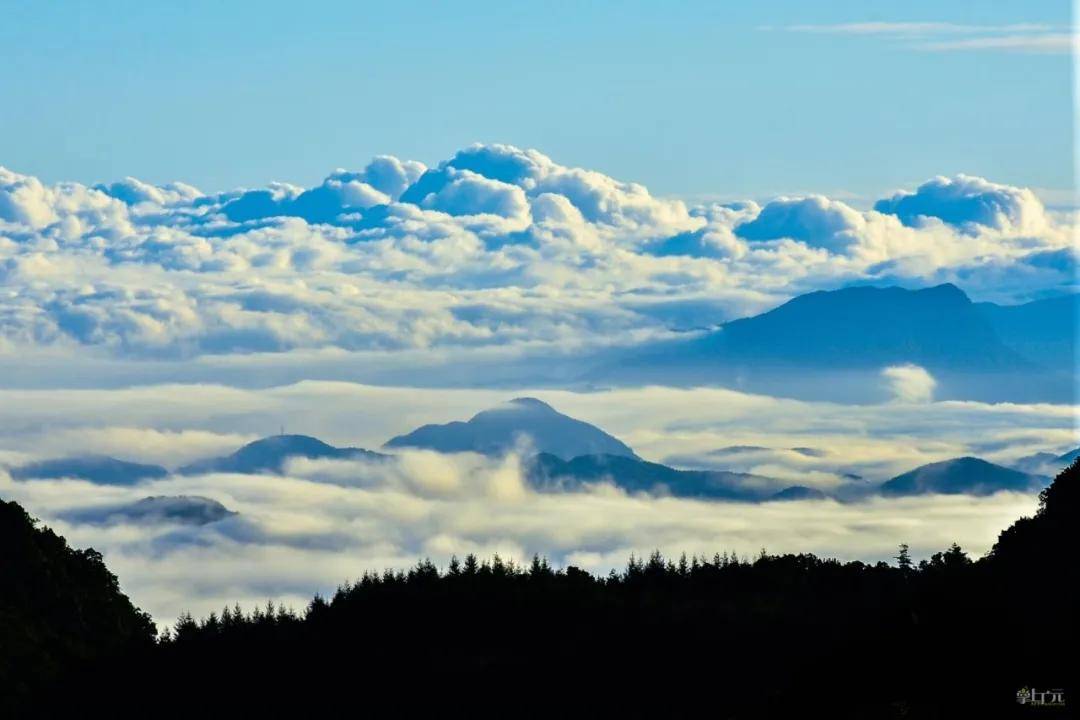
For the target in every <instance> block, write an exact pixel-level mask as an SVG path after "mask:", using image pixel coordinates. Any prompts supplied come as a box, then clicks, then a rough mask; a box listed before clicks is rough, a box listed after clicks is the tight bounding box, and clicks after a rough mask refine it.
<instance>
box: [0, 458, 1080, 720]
mask: <svg viewBox="0 0 1080 720" xmlns="http://www.w3.org/2000/svg"><path fill="white" fill-rule="evenodd" d="M1078 475H1080V464H1074V465H1072V466H1071V467H1070V468H1068V469H1067V470H1066V471H1064V472H1063V473H1062V474H1061V475H1059V476H1058V477H1057V478H1056V479H1055V481H1054V482H1053V483H1052V484H1051V485H1050V487H1048V488H1047V489H1046V490H1044V491H1043V492H1042V493H1041V495H1040V508H1039V511H1038V513H1037V514H1036V515H1035V516H1034V517H1031V518H1025V519H1021V520H1019V521H1017V522H1016V523H1014V524H1013V525H1012V527H1010V528H1009V529H1007V530H1005V531H1004V532H1002V533H1001V535H1000V537H999V539H998V542H997V543H996V544H995V546H994V548H993V550H992V551H991V552H990V553H989V554H988V555H987V556H986V557H984V558H981V559H979V560H977V561H973V560H972V559H970V558H969V557H968V556H967V555H966V554H965V553H964V551H963V550H962V549H960V548H959V547H957V546H953V547H952V548H950V549H948V550H946V551H943V552H940V553H937V554H935V555H934V556H933V557H931V558H928V559H926V560H923V561H920V562H918V563H913V562H912V561H911V560H910V559H909V558H908V556H907V552H906V550H905V549H903V548H902V549H901V551H900V552H899V554H898V556H897V558H896V562H895V563H892V564H886V563H876V564H865V563H861V562H849V563H843V562H840V561H837V560H828V559H822V558H818V557H815V556H813V555H808V554H801V555H782V556H776V555H768V554H766V553H765V552H764V551H763V552H762V554H761V555H760V556H759V557H757V558H754V559H749V558H735V557H733V556H730V555H727V554H724V555H717V556H714V557H710V558H690V559H686V558H681V559H679V560H676V561H673V560H665V559H664V558H662V557H660V556H659V555H654V556H652V557H650V558H648V559H631V561H630V563H629V564H628V565H627V567H626V568H625V570H624V571H622V572H621V573H615V572H613V573H611V574H610V575H608V576H606V577H596V576H594V575H591V574H589V573H586V572H583V571H582V570H579V569H577V568H575V567H568V568H566V569H562V570H554V569H552V568H550V567H549V566H548V565H547V563H546V562H544V561H543V560H541V559H536V560H534V561H533V563H532V564H531V565H530V566H525V567H519V566H514V565H511V564H508V563H506V562H503V561H501V560H499V559H498V558H497V557H496V558H494V559H492V560H491V561H488V562H478V561H477V559H476V558H475V557H472V556H469V557H467V558H466V559H465V560H464V561H463V562H457V561H454V562H453V563H451V565H450V567H449V569H448V570H446V571H440V570H439V569H437V568H436V567H435V566H434V565H432V564H431V563H429V562H422V563H420V564H419V565H417V566H416V567H414V568H412V569H411V570H409V571H407V572H405V571H399V572H392V571H388V572H385V573H383V574H368V575H365V576H363V577H362V578H361V579H360V580H359V581H357V582H355V583H352V584H349V585H345V586H342V587H341V588H339V590H338V591H337V593H335V594H334V596H333V597H331V598H329V599H323V598H318V597H316V598H315V599H313V600H312V602H311V603H310V605H309V606H308V607H307V608H306V609H305V610H304V611H303V612H302V613H300V614H295V613H293V612H291V611H288V610H283V609H279V608H274V607H272V606H271V607H268V608H266V609H265V610H263V609H259V610H256V611H254V612H252V613H246V614H245V613H242V612H240V611H238V610H234V609H228V610H226V611H224V612H223V613H222V614H220V615H216V614H215V615H211V616H210V617H207V618H204V619H202V620H193V619H191V618H184V619H182V620H181V621H180V622H179V623H178V624H177V626H176V628H175V632H173V633H170V634H168V635H166V637H165V639H164V641H162V642H161V643H159V644H157V645H154V646H152V647H148V648H146V649H144V650H142V651H137V652H132V653H131V654H130V655H128V657H127V659H126V660H125V661H123V662H119V661H118V662H112V663H107V664H101V665H100V666H99V668H98V672H97V673H85V672H84V673H81V674H78V675H76V676H74V677H69V679H68V680H67V682H66V683H64V684H63V686H62V689H63V692H55V693H51V694H49V695H47V696H45V697H43V698H42V699H41V703H43V704H42V705H41V706H40V707H44V708H48V710H49V711H50V712H53V713H55V714H59V715H67V716H71V715H72V714H74V712H75V709H76V708H77V710H78V711H79V712H80V713H81V714H82V715H85V714H87V713H88V712H91V711H101V710H102V709H104V710H107V711H108V712H109V713H110V715H112V716H140V717H145V716H146V713H147V712H148V709H150V708H153V709H154V710H155V712H157V713H159V714H165V715H170V716H207V715H214V716H224V715H229V714H238V715H240V716H244V717H252V716H258V715H260V714H266V715H268V716H280V715H281V714H289V713H290V712H291V713H292V714H296V715H297V716H312V715H316V714H321V713H322V712H325V711H328V710H333V711H336V712H338V713H341V712H346V713H348V714H349V715H359V716H377V717H388V716H393V717H400V716H414V715H418V714H421V713H427V714H465V715H466V716H477V715H484V716H487V715H499V716H500V717H519V716H530V717H536V716H545V717H547V716H552V715H558V716H559V717H579V716H596V715H603V716H611V715H613V714H623V715H630V716H634V717H641V716H655V717H672V716H695V717H700V716H701V715H702V714H706V715H708V716H710V717H717V718H759V717H764V718H773V717H776V718H789V717H829V718H964V717H972V718H974V717H979V718H984V717H985V718H999V717H1042V718H1048V717H1054V718H1056V717H1070V716H1071V715H1070V714H1069V713H1070V712H1071V710H1072V707H1073V705H1072V703H1074V702H1075V700H1074V699H1073V698H1074V692H1075V685H1073V684H1072V683H1073V682H1074V678H1073V675H1072V672H1071V671H1072V670H1073V667H1072V664H1071V662H1072V659H1073V658H1072V644H1071V640H1070V638H1071V637H1073V636H1074V635H1075V630H1076V627H1075V608H1076V600H1077V598H1076V590H1075V587H1076V585H1077V581H1078V578H1077V570H1076V563H1075V562H1074V557H1073V553H1074V551H1075V547H1076V539H1077V537H1076V534H1077V530H1076V528H1077V527H1078V524H1077V522H1078V520H1080V518H1078V517H1077V497H1076V493H1077V483H1078V482H1080V481H1078ZM2 647H3V646H0V648H2ZM1025 690H1027V691H1028V694H1027V695H1024V694H1023V692H1024V691H1025ZM1032 690H1035V691H1037V693H1036V695H1035V696H1037V697H1040V698H1043V699H1045V698H1046V697H1056V696H1054V695H1043V694H1038V693H1041V692H1042V691H1050V690H1055V691H1061V694H1062V696H1063V697H1064V698H1065V700H1066V703H1067V704H1066V706H1065V707H1064V708H1055V707H1046V706H1040V707H1033V706H1032V704H1031V703H1030V702H1026V703H1024V704H1021V703H1019V702H1018V701H1017V698H1018V693H1020V695H1019V697H1020V698H1023V699H1030V698H1031V697H1034V696H1033V695H1032V694H1031V692H1030V691H1032Z"/></svg>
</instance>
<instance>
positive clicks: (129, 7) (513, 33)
mask: <svg viewBox="0 0 1080 720" xmlns="http://www.w3.org/2000/svg"><path fill="white" fill-rule="evenodd" d="M3 15H4V22H3V23H0V46H2V47H3V48H4V58H5V62H3V63H0V88H2V93H0V96H2V97H3V101H2V102H3V108H2V110H0V164H3V165H6V166H7V167H9V168H11V169H13V170H16V171H18V172H22V173H29V174H34V175H38V176H40V177H42V178H43V179H44V180H47V181H56V180H61V179H70V180H78V181H81V182H94V181H101V180H111V179H116V178H120V177H123V176H125V175H134V176H137V177H141V178H145V179H147V180H150V181H154V182H164V181H168V180H184V181H187V182H190V183H193V184H195V185H197V186H199V187H202V188H203V189H205V190H221V189H226V188H230V187H234V186H238V185H247V186H257V185H262V184H264V183H266V182H267V181H269V180H287V181H291V182H296V183H300V184H305V185H308V184H313V183H315V182H317V181H318V180H319V179H320V178H322V177H323V176H324V175H325V174H326V172H327V171H329V170H330V169H332V168H334V167H339V166H342V167H349V168H353V167H362V166H363V165H364V164H365V163H366V161H367V160H368V159H369V158H370V157H371V156H373V155H375V154H379V153H390V154H394V155H397V156H399V157H408V158H415V159H418V160H422V161H424V162H426V163H428V164H432V163H434V162H437V161H439V160H441V159H445V158H447V157H449V156H450V155H451V154H452V153H453V151H454V150H456V149H458V148H460V147H462V146H464V145H466V144H468V143H470V142H474V141H483V142H506V143H512V144H515V145H518V146H523V147H535V148H538V149H540V150H542V151H543V152H545V153H547V154H548V155H550V156H552V157H553V158H555V159H556V160H558V161H560V162H562V163H564V164H567V165H576V166H582V167H588V168H595V169H597V170H600V171H602V172H605V173H607V174H609V175H612V176H614V177H618V178H622V179H627V180H636V181H639V182H642V183H645V184H646V185H648V186H649V187H650V189H651V190H652V191H653V192H654V193H658V194H667V195H683V196H702V195H716V196H739V197H760V196H766V195H771V194H774V193H778V192H807V191H818V192H825V193H830V194H832V195H834V196H842V193H844V192H850V193H854V194H856V195H863V196H867V197H875V196H878V195H880V193H882V192H883V191H886V190H890V189H893V188H896V187H899V186H910V185H911V184H913V183H916V182H919V181H922V180H924V179H925V178H927V177H929V176H932V175H935V174H939V173H940V174H954V173H957V172H965V173H970V174H975V175H980V176H984V177H988V178H991V179H993V180H995V181H997V182H1004V183H1010V184H1016V185H1024V186H1032V187H1037V188H1054V189H1059V190H1060V189H1064V188H1068V187H1070V186H1071V184H1072V163H1071V155H1072V146H1071V135H1072V107H1071V105H1072V100H1071V95H1070V92H1069V89H1070V87H1071V82H1070V73H1071V63H1070V57H1069V55H1068V54H1067V53H1066V52H1064V50H1062V49H1061V48H1058V49H1056V50H1054V49H1051V50H1050V51H1046V49H1045V48H1043V49H1041V50H1040V49H1039V48H1036V49H1035V50H1034V51H1033V50H1032V49H1031V48H1030V47H1029V45H1030V43H1027V42H1026V41H1024V38H1028V39H1029V40H1030V39H1031V38H1036V40H1037V38H1038V37H1045V36H1048V35H1053V34H1054V33H1056V32H1057V33H1061V32H1067V28H1068V26H1069V25H1070V23H1071V18H1070V7H1069V3H1067V2H1064V1H1062V0H1057V1H1054V2H1046V1H1043V2H1035V1H1033V2H1025V3H987V2H981V1H980V2H949V3H940V2H921V1H916V2H906V3H895V2H888V3H885V2H867V1H866V0H860V1H858V2H841V1H830V2H815V3H806V2H754V3H715V2H667V3H655V2H635V1H630V2H622V3H614V2H610V3H588V2H581V3H579V2H574V3H554V4H549V3H517V2H471V3H437V2H411V3H371V4H361V3H353V2H309V3H295V2H273V3H260V4H258V6H256V4H254V3H246V4H244V3H210V2H186V3H135V2H109V1H100V0H99V1H97V2H92V3H91V2H85V3H84V2H59V3H40V2H14V3H13V2H4V3H3ZM866 22H878V23H910V22H919V23H940V24H942V25H940V26H933V27H930V26H927V27H924V28H923V29H922V30H920V31H918V32H912V31H911V30H908V31H897V30H889V29H888V28H886V27H881V28H878V29H877V30H875V31H870V30H867V29H864V30H863V31H859V32H855V31H850V30H849V31H847V32H842V31H837V30H836V29H834V30H833V31H829V30H828V29H827V28H818V29H817V30H813V29H807V28H802V29H792V26H805V25H814V26H835V25H838V24H846V23H866ZM1021 24H1022V25H1025V26H1031V27H1019V28H1017V27H1015V26H1017V25H1021ZM972 26H975V27H972ZM980 28H983V29H982V30H980ZM986 37H990V38H1001V37H1006V38H1012V37H1019V38H1020V41H1019V43H1020V47H1012V48H1011V49H1008V48H1006V49H1002V48H1001V47H993V46H994V44H995V43H993V42H991V43H983V45H980V43H979V39H980V38H986ZM972 39H975V40H976V42H974V43H972V42H971V40H972ZM965 43H967V45H966V46H965ZM1004 44H1008V43H1004ZM971 45H975V46H977V48H972V47H971ZM985 45H990V46H991V47H985ZM928 46H932V48H933V49H928Z"/></svg>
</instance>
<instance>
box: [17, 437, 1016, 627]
mask: <svg viewBox="0 0 1080 720" xmlns="http://www.w3.org/2000/svg"><path fill="white" fill-rule="evenodd" d="M459 462H461V463H463V464H462V465H460V466H458V463H459ZM441 465H442V466H443V468H444V469H443V470H441V472H442V473H443V474H449V475H451V476H452V477H453V480H454V482H460V483H462V486H460V487H458V486H454V485H453V483H451V485H450V486H449V487H448V488H444V487H442V486H441V485H440V484H438V483H434V482H433V481H432V480H431V477H430V476H431V471H432V467H431V466H430V465H429V464H428V463H419V464H417V465H415V466H408V467H403V468H399V469H397V470H395V471H394V472H393V473H390V474H387V475H375V474H368V475H366V476H364V480H363V482H358V483H354V484H343V483H326V482H323V481H320V480H319V479H318V477H319V476H318V473H319V469H318V468H317V467H309V468H299V470H300V472H299V473H295V474H293V475H291V476H286V477H280V476H238V475H210V476H202V477H184V478H179V477H177V478H170V479H166V480H162V481H156V482H153V483H148V484H147V485H145V486H141V487H137V488H119V489H115V490H111V491H110V492H109V493H108V494H107V499H106V498H103V493H102V492H101V488H98V487H94V486H90V485H89V484H87V483H83V482H76V481H35V482H25V483H12V482H11V481H9V480H7V479H6V476H4V475H2V474H0V493H2V494H3V495H4V496H5V497H7V498H13V499H16V500H17V501H19V502H20V503H23V504H24V505H25V506H26V507H27V508H29V509H30V511H31V512H32V513H34V514H35V515H37V516H39V517H42V518H43V519H44V520H45V522H47V523H48V524H49V525H51V526H52V527H54V528H55V529H56V530H57V531H58V532H61V533H62V534H63V535H65V537H67V538H68V539H69V541H70V542H71V543H72V544H74V545H75V546H77V547H85V546H93V547H95V548H96V549H98V550H99V551H101V552H102V553H103V555H104V557H105V560H106V562H107V563H108V564H109V567H110V569H112V570H113V571H114V572H116V573H117V575H118V577H119V578H120V582H121V586H122V588H123V589H124V591H125V592H127V593H129V594H130V595H131V596H132V598H133V600H134V601H135V602H136V603H137V604H139V605H140V606H142V607H143V608H145V609H147V610H149V611H150V612H151V613H152V614H153V615H154V617H155V618H156V619H158V620H159V621H160V622H165V623H168V622H171V621H172V620H173V619H174V618H175V617H177V616H178V615H179V614H180V613H181V612H182V611H185V610H188V611H192V612H196V613H200V614H202V613H206V612H208V611H210V610H220V608H221V607H222V606H223V605H225V604H227V603H228V604H231V603H233V602H237V601H239V602H241V603H244V604H245V605H248V606H250V605H251V604H254V603H259V604H263V603H265V600H266V599H267V598H268V597H273V598H275V599H279V600H284V601H286V602H293V603H297V604H300V603H304V602H306V599H307V598H310V596H311V595H312V594H313V593H315V592H323V593H326V592H330V591H332V590H333V588H334V587H335V586H336V585H337V584H338V583H340V582H343V581H345V580H346V579H348V578H356V577H358V576H359V575H360V574H361V573H362V572H364V571H367V570H376V571H378V570H382V569H383V568H385V567H404V566H408V565H410V564H412V563H414V562H415V561H416V560H417V559H419V558H422V557H431V558H433V559H434V560H436V562H438V563H439V564H442V565H445V563H446V562H447V561H448V559H449V557H450V555H451V554H454V553H456V554H458V555H459V556H460V555H464V554H465V553H468V552H476V553H480V554H482V555H490V554H492V553H494V552H498V553H500V554H501V555H502V556H503V557H505V558H509V559H513V560H516V561H518V562H523V561H527V560H528V558H529V557H530V556H531V555H532V554H533V553H540V554H543V555H545V556H548V557H550V558H551V559H552V560H553V561H554V562H555V563H556V564H558V565H564V564H568V563H574V564H578V565H581V566H584V567H586V568H587V569H589V570H593V571H596V572H606V571H607V570H608V569H610V568H612V567H619V566H622V565H623V564H624V563H625V561H626V559H627V558H628V557H629V555H630V554H631V553H635V554H638V555H642V554H647V553H649V552H651V551H652V550H654V549H660V550H661V551H663V552H665V553H668V554H672V555H676V556H677V555H678V554H679V553H680V552H687V553H690V554H693V553H707V554H709V555H711V554H712V553H714V552H718V551H721V550H722V551H732V550H733V551H736V552H738V553H739V554H740V555H747V556H749V555H752V554H754V553H756V552H757V551H758V549H759V548H761V547H763V546H764V547H766V548H768V549H769V550H770V551H773V552H797V551H803V550H806V549H807V548H808V547H811V548H813V549H814V550H815V551H816V552H819V553H821V554H823V555H836V556H839V557H843V558H862V559H866V560H877V559H884V558H888V557H890V556H891V555H892V554H893V553H894V551H895V548H896V546H897V545H898V544H899V543H900V542H908V543H910V544H911V546H912V552H913V553H914V554H915V555H916V556H917V557H918V556H925V555H928V554H929V553H931V552H935V551H938V550H940V549H942V548H945V547H947V546H948V545H949V543H951V542H960V543H961V544H962V545H963V546H964V547H965V548H966V549H968V550H969V552H974V553H982V552H985V551H986V550H987V549H988V548H989V547H990V545H991V543H992V542H993V541H994V539H995V538H996V535H997V533H998V532H999V531H1000V529H1001V528H1003V527H1005V526H1006V525H1008V523H1009V522H1011V521H1012V520H1014V519H1015V518H1016V517H1018V516H1019V515H1021V514H1024V513H1030V512H1031V511H1032V509H1033V508H1034V506H1035V499H1034V498H1033V497H1029V496H1025V495H1014V494H1008V493H1002V494H998V495H994V496H991V497H988V498H978V499H972V498H967V497H963V498H958V497H929V498H911V499H900V500H887V501H883V500H871V501H868V502H864V503H854V504H846V505H842V504H838V503H835V502H831V501H815V502H810V503H803V502H793V503H770V504H765V505H758V506H746V505H729V504H726V503H710V502H700V501H693V500H685V499H676V498H650V497H646V496H633V495H627V494H625V493H623V492H620V491H618V490H615V489H614V488H612V487H611V486H600V487H596V488H594V489H592V490H589V491H587V492H578V493H552V494H539V493H534V492H531V491H528V490H526V489H525V488H524V486H523V485H522V483H521V478H520V475H519V474H517V473H516V472H515V470H514V468H513V467H512V466H506V465H499V464H495V463H489V464H487V465H482V466H479V467H478V466H477V465H476V464H475V461H473V460H471V459H468V458H464V459H458V458H443V459H442V462H441ZM447 466H449V467H447ZM296 469H297V468H294V470H296ZM307 472H311V473H313V475H307V474H305V473H307ZM353 472H354V475H353V477H359V476H362V475H363V474H364V473H365V472H368V470H365V469H364V468H356V469H354V471H353ZM418 488H419V489H421V490H422V491H421V492H417V489H418ZM180 494H184V495H198V496H202V497H207V498H211V499H212V500H214V501H217V502H220V503H222V504H223V505H224V506H225V507H227V508H229V509H231V510H235V511H238V512H239V515H237V516H234V517H230V518H227V519H224V520H220V521H218V522H212V523H209V524H206V525H201V526H191V525H189V526H178V525H176V524H175V523H173V522H171V521H165V522H162V523H148V522H145V521H135V520H133V521H130V522H124V521H123V518H118V517H114V518H112V522H110V523H109V524H106V525H102V524H100V523H99V522H83V521H82V518H85V517H90V518H95V517H97V516H99V515H100V512H99V511H100V508H101V507H103V506H104V505H110V506H115V505H121V504H125V503H130V502H136V501H137V500H138V499H140V498H142V497H146V496H148V495H154V496H160V495H169V496H173V495H180Z"/></svg>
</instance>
